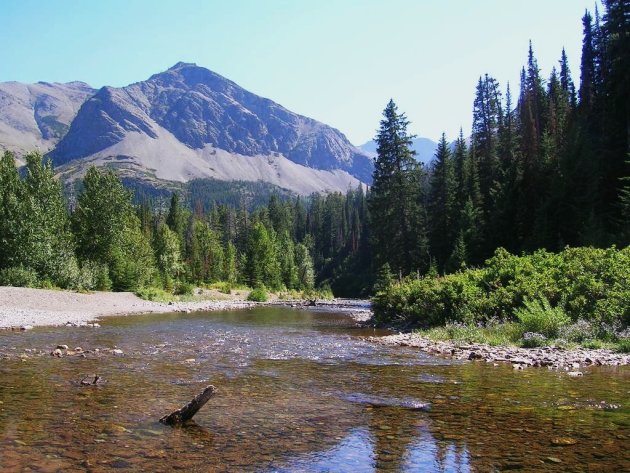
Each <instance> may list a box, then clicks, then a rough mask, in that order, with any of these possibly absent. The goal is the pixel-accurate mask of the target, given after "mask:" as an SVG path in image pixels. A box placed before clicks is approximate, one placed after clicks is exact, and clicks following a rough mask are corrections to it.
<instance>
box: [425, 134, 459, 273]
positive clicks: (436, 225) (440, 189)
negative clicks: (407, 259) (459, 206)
mask: <svg viewBox="0 0 630 473" xmlns="http://www.w3.org/2000/svg"><path fill="white" fill-rule="evenodd" d="M456 194H457V183H456V181H455V169H454V166H453V160H452V158H451V153H450V150H449V144H448V143H447V141H446V136H445V135H444V134H442V137H441V139H440V141H439V143H438V147H437V150H436V152H435V159H434V161H433V169H432V172H431V182H430V190H429V227H430V229H431V231H430V233H429V237H430V238H429V244H430V247H431V253H432V255H433V256H434V257H435V258H436V259H437V262H438V265H439V266H440V267H443V265H444V263H446V260H447V259H448V257H449V256H450V254H451V252H452V251H453V245H454V243H455V239H456V236H457V233H456V232H457V229H456V223H457V215H456V214H457V212H456V201H455V199H456Z"/></svg>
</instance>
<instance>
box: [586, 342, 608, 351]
mask: <svg viewBox="0 0 630 473" xmlns="http://www.w3.org/2000/svg"><path fill="white" fill-rule="evenodd" d="M582 346H583V347H584V348H586V349H588V350H599V349H600V348H603V346H604V344H603V343H602V342H601V341H600V340H587V341H585V342H584V343H582Z"/></svg>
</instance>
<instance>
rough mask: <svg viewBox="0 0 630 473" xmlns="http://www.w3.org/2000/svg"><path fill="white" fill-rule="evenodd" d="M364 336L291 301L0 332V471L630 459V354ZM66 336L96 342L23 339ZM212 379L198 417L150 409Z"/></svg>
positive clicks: (493, 466) (616, 468) (626, 463)
mask: <svg viewBox="0 0 630 473" xmlns="http://www.w3.org/2000/svg"><path fill="white" fill-rule="evenodd" d="M374 334H375V332H374V331H372V330H365V329H357V328H353V327H352V323H350V322H349V321H348V319H347V318H345V317H344V316H342V315H336V314H330V313H318V312H307V311H297V310H291V309H283V308H261V309H254V310H245V311H232V312H214V313H193V314H166V315H162V314H161V315H146V316H133V317H120V318H107V319H104V320H103V321H102V327H101V328H66V327H59V328H43V329H35V330H33V331H31V332H28V333H15V332H5V333H0V355H2V356H0V471H2V472H5V471H6V472H12V471H37V472H75V471H93V472H110V471H150V472H154V471H172V470H180V471H201V472H206V471H208V472H212V471H226V472H240V471H260V472H373V471H384V472H385V471H387V472H389V471H391V472H395V471H400V472H406V471H444V472H468V471H481V472H485V471H488V472H489V471H504V470H516V471H519V470H520V471H588V472H590V471H611V472H621V471H630V369H628V368H627V367H624V368H592V369H588V370H585V371H584V376H582V377H578V378H573V377H569V376H567V374H566V373H564V372H557V371H548V370H546V369H528V370H524V371H514V370H512V368H511V367H510V366H506V365H501V366H493V365H492V364H487V363H480V362H465V363H458V362H452V361H449V360H444V359H440V358H434V357H431V356H429V355H426V354H423V353H421V352H419V351H416V350H414V349H411V348H401V347H386V346H380V345H377V344H374V343H370V342H368V341H365V340H364V339H363V337H364V336H365V335H374ZM376 334H377V335H378V333H376ZM59 344H66V345H69V346H70V348H71V349H72V348H74V347H76V346H80V347H82V348H83V350H88V351H93V350H95V349H99V353H98V354H95V353H93V352H92V353H88V354H87V355H86V357H85V358H82V357H79V356H71V357H70V356H66V357H62V358H56V357H51V356H49V355H45V356H37V355H36V353H37V352H32V351H30V350H36V351H42V350H43V351H46V352H47V353H48V352H50V351H52V350H54V349H55V347H56V346H57V345H59ZM112 348H117V349H120V350H122V352H123V354H122V355H120V354H118V355H115V354H112V353H111V351H110V350H111V349H112ZM20 356H22V357H23V359H22V358H20ZM93 373H96V374H98V375H99V376H101V377H102V379H103V380H104V383H103V384H100V385H97V386H90V387H82V386H81V385H80V383H79V382H80V380H81V379H83V378H84V377H86V376H88V375H91V374H93ZM208 384H213V385H215V386H216V387H217V388H218V393H217V395H216V396H215V397H214V398H212V399H211V400H210V401H209V402H208V404H207V405H206V406H205V407H204V408H203V409H202V410H201V411H199V413H198V414H197V415H196V416H195V418H194V423H192V424H191V425H188V426H186V427H183V428H171V427H167V426H163V425H161V424H160V423H159V422H158V419H159V418H160V417H162V416H163V415H165V414H167V413H169V412H170V411H172V410H174V409H176V408H178V407H180V406H181V405H182V404H184V403H186V402H187V401H189V400H190V399H191V398H192V397H193V396H194V395H196V394H197V393H198V392H200V391H201V390H202V389H203V388H204V387H205V386H206V385H208ZM602 401H603V402H604V404H602ZM418 407H421V408H420V409H418Z"/></svg>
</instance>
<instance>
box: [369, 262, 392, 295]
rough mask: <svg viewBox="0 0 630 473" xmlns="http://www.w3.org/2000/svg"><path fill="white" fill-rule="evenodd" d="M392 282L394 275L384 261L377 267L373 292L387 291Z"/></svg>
mask: <svg viewBox="0 0 630 473" xmlns="http://www.w3.org/2000/svg"><path fill="white" fill-rule="evenodd" d="M393 284H394V275H393V274H392V271H391V268H390V267H389V263H385V264H384V265H383V266H381V269H379V271H378V274H377V275H376V282H375V283H374V293H379V292H383V291H387V290H388V289H389V288H390V287H391V286H392V285H393Z"/></svg>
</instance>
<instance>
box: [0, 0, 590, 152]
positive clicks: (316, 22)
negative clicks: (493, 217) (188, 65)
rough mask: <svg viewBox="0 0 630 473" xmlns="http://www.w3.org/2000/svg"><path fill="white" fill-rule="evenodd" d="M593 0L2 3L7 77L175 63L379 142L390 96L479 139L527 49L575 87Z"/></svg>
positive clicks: (424, 127)
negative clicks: (564, 57) (475, 113)
mask: <svg viewBox="0 0 630 473" xmlns="http://www.w3.org/2000/svg"><path fill="white" fill-rule="evenodd" d="M593 7H594V1H593V0H527V1H521V0H475V1H472V0H442V1H438V0H431V1H428V0H381V1H376V0H363V1H359V0H336V1H333V0H314V1H311V0H293V1H291V0H231V1H227V0H224V1H215V0H206V1H203V0H178V1H174V0H172V1H166V0H86V1H76V0H73V1H68V0H45V1H41V0H2V5H1V6H0V18H1V19H2V21H1V23H0V24H1V27H0V44H2V47H1V48H0V81H10V80H17V81H21V82H37V81H48V82H67V81H71V80H82V81H85V82H87V83H89V84H90V85H92V86H93V87H101V86H103V85H113V86H123V85H127V84H129V83H132V82H137V81H141V80H144V79H147V78H148V77H149V76H150V75H152V74H154V73H156V72H160V71H163V70H165V69H168V68H169V67H170V66H172V65H173V64H175V63H176V62H178V61H185V62H195V63H197V64H198V65H200V66H204V67H207V68H208V69H211V70H213V71H215V72H217V73H219V74H222V75H224V76H226V77H227V78H229V79H231V80H233V81H235V82H237V83H238V84H240V85H241V86H243V87H245V88H247V89H249V90H251V91H252V92H255V93H257V94H259V95H263V96H266V97H269V98H271V99H273V100H275V101H276V102H278V103H280V104H282V105H284V106H285V107H287V108H289V109H290V110H293V111H295V112H298V113H301V114H304V115H307V116H311V117H313V118H316V119H318V120H321V121H323V122H325V123H328V124H330V125H332V126H334V127H336V128H339V129H340V130H341V131H342V132H344V133H345V134H346V135H347V136H348V138H350V140H351V141H352V142H353V143H355V144H361V143H363V142H365V141H367V140H368V139H370V138H372V137H373V136H374V134H375V130H376V129H377V127H378V123H379V120H380V116H381V112H382V110H383V108H384V107H385V105H386V103H387V101H388V100H389V98H390V97H391V98H393V99H394V100H395V101H396V103H397V104H398V106H399V109H400V110H401V111H404V112H405V113H406V114H407V116H408V118H409V119H410V120H411V121H412V124H411V126H410V130H411V131H412V132H413V133H416V134H418V135H420V136H426V137H429V138H432V139H434V140H437V138H438V137H439V136H440V134H441V133H442V132H443V131H444V132H446V134H447V138H448V139H452V138H454V137H455V136H456V134H457V133H458V130H459V127H460V126H462V127H463V128H464V132H465V133H466V134H468V133H469V132H470V125H471V115H472V113H471V110H472V101H473V98H474V90H475V85H476V83H477V80H478V78H479V76H480V75H481V74H484V73H486V72H487V73H489V74H490V75H492V76H493V77H495V78H497V79H498V80H499V82H500V83H501V85H502V87H503V89H504V88H505V84H506V82H507V81H510V83H511V86H512V88H513V90H515V91H517V90H518V77H519V71H520V68H521V67H522V65H523V64H524V62H525V60H526V58H527V48H528V41H529V40H530V39H531V40H532V41H533V45H534V52H535V54H536V57H537V58H538V63H539V66H540V67H541V69H542V72H543V74H544V75H545V76H548V74H549V72H550V71H551V67H552V66H554V65H556V64H557V61H558V59H559V57H560V53H561V50H562V47H563V46H564V47H565V48H566V50H567V54H568V56H569V60H570V64H571V68H572V72H573V76H574V80H575V81H576V82H578V80H579V56H580V49H581V29H582V26H581V17H582V15H583V14H584V11H585V9H586V8H588V9H589V10H591V11H592V10H593Z"/></svg>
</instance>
